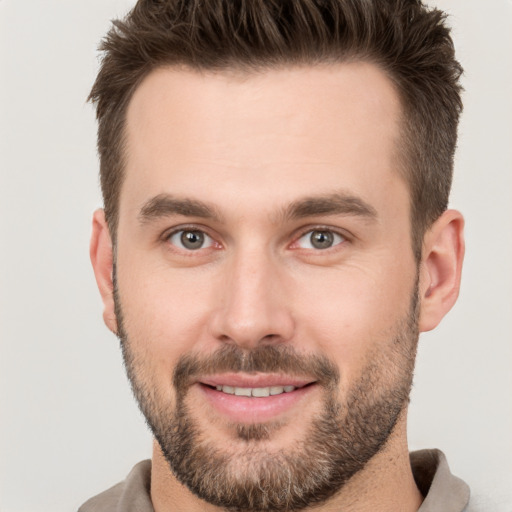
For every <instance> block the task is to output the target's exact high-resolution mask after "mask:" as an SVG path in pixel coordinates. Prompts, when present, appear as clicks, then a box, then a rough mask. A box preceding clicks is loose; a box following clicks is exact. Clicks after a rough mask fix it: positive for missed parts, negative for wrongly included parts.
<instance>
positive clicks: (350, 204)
mask: <svg viewBox="0 0 512 512" xmlns="http://www.w3.org/2000/svg"><path fill="white" fill-rule="evenodd" d="M172 215H182V216H184V217H198V218H202V219H211V220H216V221H219V219H221V215H220V214H219V212H218V210H217V209H216V208H215V207H214V206H213V205H209V204H207V203H205V202H203V201H199V200H197V199H189V198H183V199H181V198H177V197H174V196H172V195H169V194H160V195H157V196H155V197H153V198H151V199H149V200H148V201H146V202H145V203H144V205H143V206H142V208H141V210H140V213H139V215H138V218H139V222H140V223H141V224H146V223H148V222H151V221H152V220H155V219H159V218H163V217H170V216H172ZM318 215H349V216H355V217H362V218H365V219H369V220H375V219H376V218H377V217H378V215H377V210H375V208H374V207H373V206H371V205H370V204H368V203H367V202H366V201H364V200H363V199H361V198H360V197H357V196H354V195H352V194H348V193H346V192H338V193H333V194H326V195H321V196H312V197H305V198H303V199H298V200H296V201H293V202H292V203H290V204H289V205H288V206H287V207H285V208H284V210H282V214H281V215H280V217H281V218H282V219H283V220H298V219H302V218H306V217H314V216H318Z"/></svg>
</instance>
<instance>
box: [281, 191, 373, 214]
mask: <svg viewBox="0 0 512 512" xmlns="http://www.w3.org/2000/svg"><path fill="white" fill-rule="evenodd" d="M317 215H348V216H355V217H362V218H365V219H368V220H375V219H377V217H378V214H377V210H376V209H375V208H374V207H373V206H372V205H370V204H369V203H367V202H366V201H364V200H363V199H361V198H360V197H357V196H354V195H352V194H350V193H346V192H337V193H333V194H327V195H322V196H313V197H306V198H304V199H299V200H297V201H294V202H292V203H291V204H290V205H289V206H288V207H287V208H285V210H284V211H283V217H284V218H285V219H291V220H297V219H302V218H305V217H314V216H317Z"/></svg>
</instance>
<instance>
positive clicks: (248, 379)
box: [199, 373, 315, 388]
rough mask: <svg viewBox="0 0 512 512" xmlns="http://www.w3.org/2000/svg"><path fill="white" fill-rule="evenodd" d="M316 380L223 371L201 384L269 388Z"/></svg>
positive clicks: (297, 384)
mask: <svg viewBox="0 0 512 512" xmlns="http://www.w3.org/2000/svg"><path fill="white" fill-rule="evenodd" d="M314 382H315V381H314V380H311V379H309V380H308V379H304V378H299V377H293V376H289V375H279V374H270V373H255V374H253V375H249V374H240V373H223V374H222V375H212V376H207V377H204V378H203V377H202V378H201V379H199V383H200V384H206V385H207V386H213V387H215V386H232V387H236V388H267V387H271V386H294V387H296V388H303V387H304V386H306V385H308V384H312V383H314Z"/></svg>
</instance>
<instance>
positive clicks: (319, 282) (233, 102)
mask: <svg viewBox="0 0 512 512" xmlns="http://www.w3.org/2000/svg"><path fill="white" fill-rule="evenodd" d="M399 116H400V103H399V99H398V97H397V94H396V92H395V90H394V88H393V86H392V84H391V82H390V81H389V79H388V78H387V77H386V76H385V74H384V73H383V72H381V71H380V70H379V69H378V68H376V67H375V66H374V65H371V64H366V63H350V64H337V65H332V66H330V67H327V66H325V67H321V66H315V67H301V68H292V69H283V70H271V71H266V72H262V73H257V74H243V73H241V72H235V71H229V72H228V71H225V72H221V73H204V74H200V73H197V72H194V71H190V70H187V69H176V68H166V69H159V70H156V71H153V72H152V73H151V74H150V75H149V76H148V77H147V78H146V79H145V80H144V81H143V82H142V84H141V85H140V86H139V87H138V89H137V90H136V91H135V93H134V96H133V98H132V100H131V102H130V105H129V108H128V116H127V153H126V154H127V159H126V176H125V181H124V183H123V185H122V190H121V195H120V205H119V227H118V239H117V241H116V256H117V261H116V267H117V280H118V287H119V293H120V296H121V297H122V304H123V313H124V321H125V324H124V327H125V329H126V331H127V332H128V333H129V334H130V339H131V340H132V341H133V343H134V347H133V348H134V350H135V351H136V352H137V354H139V355H141V357H144V358H145V360H146V361H149V362H148V365H147V367H146V373H145V375H144V378H145V379H146V380H147V381H148V382H150V384H151V385H152V386H154V387H155V388H156V389H158V390H159V392H160V393H162V395H163V396H165V397H166V398H167V399H168V400H169V403H175V401H176V397H175V396H174V390H173V387H172V371H173V368H174V367H175V365H176V362H177V361H178V359H179V358H180V357H181V356H183V355H186V354H188V353H194V354H203V355H204V354H211V353H213V352H214V351H216V350H218V349H219V348H221V347H222V346H224V345H225V344H236V345H237V346H239V347H241V348H243V349H245V350H252V349H254V348H255V347H257V346H259V345H261V344H288V345H290V346H293V348H294V349H296V350H297V351H298V352H300V353H305V354H319V355H325V356H326V357H328V358H329V359H330V360H331V361H334V362H335V363H336V365H337V367H338V369H339V372H340V377H341V378H340V382H339V394H340V396H344V394H346V390H347V389H350V386H351V384H352V383H354V382H355V381H356V380H357V379H358V377H360V375H361V372H362V371H363V368H365V366H366V365H367V364H368V362H369V361H372V360H375V359H376V358H377V357H378V354H379V350H381V348H382V344H383V343H386V342H387V340H389V336H390V333H392V332H394V330H395V329H396V325H397V323H398V322H399V321H400V319H402V318H404V316H406V315H407V314H408V310H409V305H410V299H411V293H412V291H413V288H414V284H415V280H416V276H417V272H418V268H417V263H416V262H415V260H414V255H413V251H412V246H411V226H410V222H409V211H410V208H409V192H408V188H407V185H406V183H405V182H404V181H403V180H402V179H401V178H400V177H399V173H398V171H397V168H398V163H397V162H398V160H397V159H398V155H397V150H396V147H397V141H398V139H399V128H400V126H399ZM333 192H336V193H337V194H339V195H340V196H342V197H343V198H346V197H347V196H350V197H352V198H353V197H356V198H358V200H360V201H361V202H362V203H364V205H366V206H368V207H369V208H370V210H371V211H372V212H373V214H372V215H361V214H360V213H357V212H354V211H350V209H348V210H347V209H345V210H347V211H337V212H331V213H318V212H317V213H310V214H307V215H305V216H301V217H299V218H296V217H293V216H286V215H283V212H285V211H288V210H290V205H292V204H296V203H297V202H298V201H302V200H303V199H304V198H318V197H322V198H325V197H326V196H329V197H330V196H331V195H332V194H333ZM163 194H164V195H168V196H172V198H175V199H176V198H177V199H180V200H181V199H185V198H187V199H191V200H194V201H200V202H202V203H205V204H207V205H208V206H210V208H211V209H212V210H214V211H215V213H216V215H215V217H214V218H205V217H203V216H198V215H188V214H187V215H183V214H178V213H175V212H174V213H173V212H171V211H169V210H166V213H165V214H162V212H161V211H160V214H158V215H155V214H152V215H143V212H144V207H145V206H146V207H147V205H148V204H149V203H150V201H151V200H152V199H154V198H155V197H162V195H163ZM331 199H332V198H331ZM338 210H339V209H338ZM146 213H147V209H146ZM183 226H185V227H187V228H190V227H191V226H193V227H194V229H199V230H202V231H203V232H205V233H206V234H207V235H208V237H209V238H208V241H209V246H207V247H204V248H202V249H200V250H197V251H190V250H188V251H187V250H186V249H184V248H183V247H179V240H178V239H179V237H173V238H172V239H170V238H169V236H168V235H169V232H170V231H172V229H179V228H180V227H183ZM320 228H321V229H324V230H325V229H328V230H330V231H332V232H335V233H337V234H339V235H340V237H339V238H336V243H335V245H334V246H333V247H331V248H330V249H327V250H318V249H315V248H312V247H310V246H308V244H307V242H308V237H307V236H304V235H305V234H306V233H309V232H310V231H311V230H313V229H320ZM462 230H463V219H462V216H461V215H460V213H458V212H456V211H453V210H449V211H447V212H445V213H444V214H443V215H442V216H441V217H440V218H439V219H438V220H437V221H436V222H435V224H434V225H433V226H432V227H431V229H430V230H429V231H428V232H427V233H426V234H425V238H424V247H423V255H422V261H421V263H420V267H419V300H420V306H419V307H420V310H419V326H418V327H419V330H420V331H427V330H430V329H433V328H434V327H435V326H436V325H437V324H438V323H439V322H440V321H441V319H442V318H443V316H444V315H445V314H446V313H447V312H448V311H449V309H450V308H451V307H452V305H453V304H454V302H455V300H456V298H457V295H458V290H459V283H460V273H461V265H462V259H463V253H464V243H463V236H462ZM210 240H211V242H210ZM91 260H92V263H93V267H94V271H95V275H96V279H97V283H98V286H99V289H100V292H101V294H102V297H103V301H104V306H105V307H104V320H105V323H106V324H107V326H108V327H109V328H110V329H111V330H112V331H113V332H117V323H116V316H115V312H114V302H113V283H112V266H113V251H112V241H111V239H110V235H109V231H108V227H107V225H106V222H105V219H104V215H103V212H102V211H101V210H99V211H97V212H95V214H94V220H93V234H92V240H91ZM149 341H150V342H149ZM387 378H388V379H389V382H392V380H393V375H391V374H390V375H388V376H387ZM320 393H321V390H318V389H313V391H311V392H310V393H308V394H307V395H306V396H305V397H304V398H303V399H302V400H301V401H300V404H298V405H295V406H292V407H291V408H289V409H287V410H286V411H284V412H283V413H280V414H279V415H278V419H279V421H281V423H282V424H283V426H282V427H281V428H280V429H278V430H277V431H276V432H274V433H273V434H272V435H271V436H270V438H269V439H268V440H265V441H264V443H265V447H266V449H267V450H269V451H272V450H275V451H277V450H286V449H288V448H290V447H292V446H295V445H296V443H297V441H300V440H302V439H304V431H305V429H306V426H307V425H309V422H310V420H311V419H312V418H313V416H314V415H315V414H316V413H317V412H318V407H319V405H318V403H319V397H320ZM187 399H188V400H189V402H188V405H189V408H190V410H191V411H192V414H193V417H194V419H195V420H196V421H197V422H198V424H199V426H200V427H201V429H203V431H204V432H206V433H207V434H206V435H208V436H209V437H208V439H209V440H211V441H213V442H215V443H217V445H218V446H219V447H224V449H226V450H233V453H237V450H240V451H242V450H243V444H242V441H240V440H237V439H236V436H235V435H234V429H233V425H232V422H230V421H228V419H227V418H226V417H225V416H224V415H223V414H222V413H220V412H219V411H217V410H216V409H215V408H212V407H210V405H209V404H208V403H206V401H205V399H204V397H203V395H202V394H201V393H200V392H199V391H197V389H196V388H192V389H191V392H190V396H189V397H188V398H187ZM248 421H249V422H258V417H257V414H256V415H253V416H252V417H251V418H250V420H248ZM151 496H152V500H153V503H154V506H155V510H156V511H157V512H163V511H164V510H168V509H170V507H171V505H172V507H173V510H177V511H181V510H183V511H185V510H187V511H192V512H194V511H205V510H208V511H209V510H212V511H214V510H218V509H216V508H215V507H213V506H211V505H208V504H206V503H205V502H203V501H202V500H199V499H198V498H197V497H195V496H194V495H193V494H192V493H191V492H190V491H189V490H188V489H187V488H186V487H184V486H183V485H181V484H180V483H179V482H178V481H177V480H176V479H175V478H174V476H173V474H172V473H171V472H170V470H169V466H168V465H167V463H166V461H165V459H164V457H163V455H162V453H161V451H160V448H159V446H158V444H157V443H155V446H154V453H153V468H152V484H151ZM421 500H422V497H421V495H420V493H419V491H418V490H417V488H416V486H415V484H414V480H413V477H412V473H411V469H410V465H409V458H408V449H407V439H406V411H405V410H404V413H403V414H402V415H401V417H400V419H399V421H398V424H397V426H396V428H395V429H394V431H393V433H392V434H391V436H390V438H389V439H388V442H387V444H386V445H385V447H384V449H383V450H382V451H381V452H379V453H378V454H377V455H376V456H374V457H373V459H372V460H371V461H370V463H369V464H367V466H365V468H364V469H363V470H362V471H360V472H359V473H358V474H356V475H355V476H354V477H353V478H352V479H351V480H350V481H349V482H348V484H347V485H346V486H345V487H343V489H342V491H341V492H340V493H338V494H337V495H335V496H334V498H332V499H331V500H330V501H328V502H325V503H324V504H322V505H320V506H317V507H316V508H315V510H344V511H359V512H362V511H366V510H379V511H381V512H386V511H390V512H391V511H394V512H396V511H397V510H400V511H411V512H412V511H414V510H417V509H418V507H419V505H420V503H421Z"/></svg>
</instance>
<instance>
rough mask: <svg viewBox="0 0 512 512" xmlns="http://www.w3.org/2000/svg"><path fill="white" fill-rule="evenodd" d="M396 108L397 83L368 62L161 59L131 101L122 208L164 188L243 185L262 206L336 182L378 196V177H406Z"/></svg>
mask: <svg viewBox="0 0 512 512" xmlns="http://www.w3.org/2000/svg"><path fill="white" fill-rule="evenodd" d="M399 113H400V104H399V100H398V96H397V94H396V91H395V90H394V88H393V85H392V83H391V81H390V80H389V79H388V78H387V77H386V75H385V74H384V73H383V72H382V71H381V70H380V69H378V68H377V67H376V66H375V65H372V64H369V63H363V62H358V63H346V64H335V65H329V66H328V65H322V66H305V67H296V68H285V69H270V70H265V71H260V72H253V73H246V72H237V71H229V72H224V71H223V72H197V71H193V70H189V69H184V68H171V67H168V68H161V69H157V70H155V71H153V72H152V73H150V74H149V75H148V76H147V77H146V78H145V80H144V81H143V82H142V83H141V85H140V86H139V87H138V88H137V90H136V91H135V93H134V95H133V98H132V100H131V102H130V104H129V107H128V111H127V125H126V130H127V131H126V136H127V139H126V141H127V161H126V176H125V183H124V185H123V190H122V193H121V214H122V209H123V208H122V207H123V201H125V203H127V204H128V206H129V207H131V208H137V206H138V205H140V203H141V202H142V201H144V200H146V199H147V198H149V197H151V196H155V195H158V194H161V193H173V194H178V195H180V194H181V195H186V196H189V195H190V194H191V193H192V192H193V193H194V194H195V195H197V196H201V198H203V197H204V198H208V199H211V198H212V197H213V200H214V202H215V198H216V195H217V198H218V200H219V202H223V203H224V204H236V202H234V203H233V201H231V199H233V198H234V197H237V198H239V197H240V196H241V195H242V196H243V197H244V199H245V200H246V201H247V202H250V201H253V206H254V207H259V206H261V207H267V206H268V204H269V203H270V202H272V201H274V202H275V203H276V204H277V203H278V202H279V201H281V200H283V201H284V200H293V198H294V196H296V195H304V194H314V193H315V192H317V191H318V192H319V193H326V192H329V191H330V190H332V189H333V187H334V188H335V189H340V188H348V189H352V188H354V187H355V188H358V187H359V188H361V187H363V188H366V189H368V192H369V193H370V195H371V189H372V188H375V185H376V181H375V180H376V179H377V180H379V182H380V185H379V186H381V187H384V186H385V185H386V184H387V185H389V183H392V182H397V181H401V178H400V177H399V173H398V172H397V171H396V166H397V159H396V158H395V153H396V148H397V139H398V135H399V121H398V120H399ZM284 185H286V186H284ZM387 185H386V186H387ZM400 186H401V187H403V184H402V183H400ZM262 192H265V193H264V194H262ZM123 196H124V199H123ZM143 196H144V197H143ZM263 196H264V197H263ZM263 201H265V202H266V204H263ZM259 203H261V204H259Z"/></svg>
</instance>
